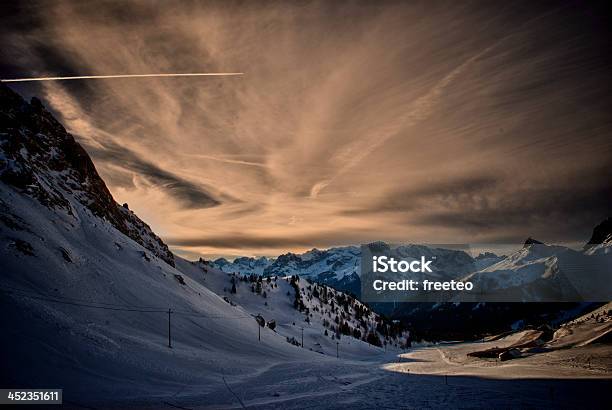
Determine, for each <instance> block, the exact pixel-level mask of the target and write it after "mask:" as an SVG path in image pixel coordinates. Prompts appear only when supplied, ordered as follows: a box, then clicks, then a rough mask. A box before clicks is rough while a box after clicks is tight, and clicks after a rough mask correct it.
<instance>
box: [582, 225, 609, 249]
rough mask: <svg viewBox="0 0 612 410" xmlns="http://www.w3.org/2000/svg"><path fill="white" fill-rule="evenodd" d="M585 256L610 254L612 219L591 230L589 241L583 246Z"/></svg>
mask: <svg viewBox="0 0 612 410" xmlns="http://www.w3.org/2000/svg"><path fill="white" fill-rule="evenodd" d="M584 253H586V254H587V255H600V254H608V253H612V217H610V218H608V219H606V220H605V221H603V222H601V223H600V224H599V225H597V226H596V227H595V228H593V235H592V236H591V239H589V241H588V242H587V244H586V245H584Z"/></svg>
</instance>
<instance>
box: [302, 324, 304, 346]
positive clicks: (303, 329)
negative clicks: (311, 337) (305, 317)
mask: <svg viewBox="0 0 612 410" xmlns="http://www.w3.org/2000/svg"><path fill="white" fill-rule="evenodd" d="M303 348H304V328H303V327H302V349H303Z"/></svg>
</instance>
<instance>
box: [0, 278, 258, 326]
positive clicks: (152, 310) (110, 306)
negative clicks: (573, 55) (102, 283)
mask: <svg viewBox="0 0 612 410" xmlns="http://www.w3.org/2000/svg"><path fill="white" fill-rule="evenodd" d="M3 287H4V289H3ZM6 288H12V289H6ZM0 290H2V291H3V292H5V293H8V294H15V296H21V297H26V298H30V299H35V300H43V301H47V302H53V303H59V304H63V305H70V306H80V307H86V308H93V309H102V310H112V311H120V312H139V313H167V312H168V310H167V309H165V308H161V307H151V308H144V307H143V308H137V307H130V306H125V305H114V304H111V303H106V302H95V301H85V300H84V299H72V298H65V297H61V296H53V295H45V294H42V293H39V292H36V291H28V290H25V289H18V288H13V287H11V286H6V285H3V286H2V287H0ZM19 293H22V294H19ZM28 293H35V294H37V295H36V296H34V295H31V294H28ZM45 296H50V297H45ZM62 299H64V300H62ZM71 299H72V300H77V301H81V302H83V301H84V302H88V303H77V302H75V301H72V300H71ZM99 305H105V306H99ZM172 314H177V315H182V316H190V317H199V318H205V319H247V318H249V319H250V318H252V317H253V316H251V315H240V316H225V315H206V314H203V313H198V312H188V311H180V310H179V311H174V310H173V311H172Z"/></svg>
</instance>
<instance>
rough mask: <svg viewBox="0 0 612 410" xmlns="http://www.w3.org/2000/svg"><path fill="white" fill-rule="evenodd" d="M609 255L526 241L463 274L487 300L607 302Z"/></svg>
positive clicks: (609, 293)
mask: <svg viewBox="0 0 612 410" xmlns="http://www.w3.org/2000/svg"><path fill="white" fill-rule="evenodd" d="M611 272H612V258H610V257H609V256H606V255H605V254H604V253H597V254H595V253H583V252H578V251H574V250H572V249H569V248H566V247H564V246H556V245H546V244H543V243H541V242H537V241H532V240H527V241H526V243H525V245H524V246H523V248H521V249H519V250H517V251H516V252H514V253H511V254H510V255H508V256H507V257H506V258H504V259H503V260H501V261H499V262H497V263H495V264H493V265H491V266H489V267H487V268H485V269H482V270H480V271H478V272H474V273H471V274H469V275H467V276H466V277H465V278H464V280H466V281H467V280H469V281H472V282H474V283H476V284H478V285H477V286H479V288H480V289H483V291H484V292H488V293H489V300H491V301H494V300H497V299H495V298H496V297H501V299H500V301H513V300H517V301H520V300H531V301H537V300H556V301H580V300H583V301H591V302H592V301H607V300H608V298H609V296H610V295H611V294H612V289H611V286H612V285H610V282H611V281H610V279H611V276H610V275H611Z"/></svg>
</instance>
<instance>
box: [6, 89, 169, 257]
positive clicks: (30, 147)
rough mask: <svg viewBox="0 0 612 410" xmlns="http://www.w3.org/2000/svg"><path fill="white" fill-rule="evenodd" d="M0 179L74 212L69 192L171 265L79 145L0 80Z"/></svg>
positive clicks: (54, 206)
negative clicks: (118, 200) (108, 186)
mask: <svg viewBox="0 0 612 410" xmlns="http://www.w3.org/2000/svg"><path fill="white" fill-rule="evenodd" d="M0 181H2V182H4V183H5V184H7V185H10V186H12V187H13V188H15V189H17V190H18V191H19V192H21V193H23V194H25V195H28V196H31V197H33V198H36V199H38V201H39V202H40V203H42V204H43V205H45V206H47V207H49V208H51V209H56V210H58V211H63V212H65V213H67V214H69V215H74V212H75V210H74V205H73V204H72V203H71V202H70V201H69V200H68V199H67V196H69V197H71V198H73V199H74V200H75V201H76V202H78V203H79V204H81V205H84V206H85V207H87V209H88V210H89V211H90V212H91V213H92V214H94V215H96V216H98V217H100V218H103V219H105V220H107V221H109V222H110V223H111V224H112V225H113V226H114V227H115V228H117V229H118V230H119V231H121V232H122V233H124V234H125V235H127V236H129V237H130V238H132V239H133V240H135V241H136V242H138V243H140V244H141V245H142V246H144V247H145V248H147V249H148V250H150V251H151V252H153V254H155V255H156V256H158V257H160V258H161V259H163V260H164V261H165V262H167V263H168V264H170V265H173V264H174V260H173V255H172V253H171V252H170V250H169V249H168V247H167V246H166V244H165V243H163V241H162V240H161V239H160V238H159V237H158V236H157V235H155V234H154V233H153V232H152V231H151V229H150V228H149V226H148V225H147V224H145V223H144V222H143V221H141V220H140V219H139V218H138V217H137V216H136V215H135V214H134V213H133V212H131V211H130V210H129V209H127V206H120V205H119V204H117V203H116V202H115V200H114V199H113V197H112V196H111V194H110V192H109V190H108V189H107V187H106V185H105V184H104V181H102V179H101V178H100V176H99V175H98V173H97V171H96V168H95V167H94V164H93V162H92V161H91V159H90V158H89V156H88V155H87V153H86V152H85V150H84V149H83V148H82V147H81V146H80V145H79V144H78V143H77V142H76V141H75V140H74V138H73V137H72V135H70V134H68V133H67V132H66V130H65V129H64V127H63V126H62V125H61V124H60V123H59V122H58V121H57V120H56V119H55V118H54V117H53V116H52V115H51V114H50V113H49V112H48V111H47V110H46V109H45V108H44V107H43V105H42V104H41V102H40V101H39V100H38V99H36V98H33V99H32V101H31V103H30V104H28V103H27V102H25V101H24V100H23V99H22V98H21V97H20V96H19V95H17V94H15V93H14V92H13V91H11V90H10V89H9V88H8V87H6V86H4V85H3V84H0ZM6 218H8V217H6ZM13 222H14V221H13Z"/></svg>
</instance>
